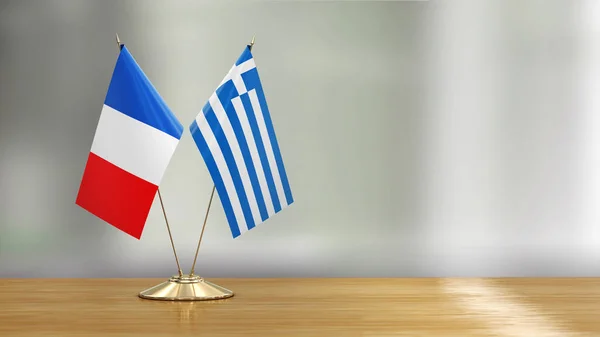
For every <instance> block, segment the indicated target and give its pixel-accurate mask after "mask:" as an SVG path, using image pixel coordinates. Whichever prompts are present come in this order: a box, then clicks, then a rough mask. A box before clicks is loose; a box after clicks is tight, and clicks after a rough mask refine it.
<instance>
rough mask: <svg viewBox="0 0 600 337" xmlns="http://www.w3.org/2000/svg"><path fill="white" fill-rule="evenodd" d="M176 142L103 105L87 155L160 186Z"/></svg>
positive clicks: (175, 139) (172, 138)
mask: <svg viewBox="0 0 600 337" xmlns="http://www.w3.org/2000/svg"><path fill="white" fill-rule="evenodd" d="M178 143H179V139H177V138H175V137H173V136H171V135H169V134H167V133H165V132H162V131H160V130H158V129H156V128H154V127H152V126H150V125H148V124H145V123H142V122H140V121H138V120H136V119H134V118H131V117H129V116H127V115H125V114H124V113H121V112H119V111H117V110H115V109H113V108H111V107H110V106H108V105H104V106H103V107H102V111H101V113H100V120H99V121H98V126H97V127H96V134H95V135H94V140H93V142H92V148H91V152H92V153H94V154H95V155H97V156H99V157H101V158H103V159H104V160H106V161H108V162H110V163H112V164H113V165H116V166H118V167H120V168H121V169H123V170H125V171H127V172H129V173H131V174H133V175H134V176H137V177H139V178H142V179H144V180H146V181H148V182H150V183H152V184H154V185H160V181H161V180H162V177H163V175H164V173H165V171H166V169H167V166H168V165H169V161H170V160H171V157H172V156H173V153H174V152H175V148H176V147H177V144H178Z"/></svg>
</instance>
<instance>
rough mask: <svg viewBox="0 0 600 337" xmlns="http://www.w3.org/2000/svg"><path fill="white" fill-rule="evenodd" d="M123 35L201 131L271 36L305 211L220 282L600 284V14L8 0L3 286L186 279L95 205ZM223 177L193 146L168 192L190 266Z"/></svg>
mask: <svg viewBox="0 0 600 337" xmlns="http://www.w3.org/2000/svg"><path fill="white" fill-rule="evenodd" d="M116 32H118V33H119V35H120V37H121V39H122V40H123V42H125V43H126V44H127V46H128V48H129V49H130V51H131V52H132V53H133V55H134V57H135V58H136V59H137V61H138V63H139V64H140V65H141V66H142V68H143V69H144V70H145V72H146V74H147V75H148V77H149V78H150V80H151V81H153V83H154V85H155V86H156V87H157V89H158V90H159V92H160V93H161V95H162V96H163V97H164V98H165V100H166V102H167V103H168V104H169V105H170V107H171V108H172V109H173V111H174V112H175V113H176V114H177V116H178V117H179V118H180V120H181V121H182V123H183V124H184V125H185V126H186V130H187V125H189V123H190V122H191V121H192V120H193V118H194V116H195V115H196V114H197V113H198V112H199V111H200V109H201V107H202V106H203V105H204V103H205V102H206V100H207V99H208V97H209V95H210V94H211V93H212V92H213V90H214V89H215V87H216V85H217V84H218V83H219V82H220V81H221V79H222V78H223V76H224V75H225V73H226V72H227V71H228V70H229V68H230V66H231V65H232V64H233V62H234V61H235V60H236V58H237V57H238V56H239V54H240V53H241V51H242V49H243V48H244V45H245V44H247V43H248V42H249V41H250V39H251V38H252V36H253V35H254V34H256V45H255V48H254V50H253V52H254V55H255V59H256V62H257V64H258V69H259V72H260V74H261V77H262V81H263V86H264V88H265V90H266V95H267V100H268V102H269V105H270V109H271V113H272V117H273V120H274V124H275V128H276V131H277V134H278V139H279V142H280V145H281V148H282V152H283V156H284V161H285V163H286V167H287V170H288V175H289V179H290V182H291V185H292V191H293V193H294V196H295V200H296V201H295V203H294V204H293V206H292V207H291V208H289V209H287V210H285V211H284V212H282V213H280V214H278V215H277V216H276V217H274V218H272V219H270V220H269V221H268V222H267V223H265V224H263V225H261V226H260V227H259V228H257V229H254V230H252V231H250V232H248V233H246V234H244V235H242V236H241V237H240V238H238V239H235V240H233V239H232V238H231V234H230V232H229V229H228V227H227V224H226V221H225V216H224V214H223V211H222V208H221V206H220V203H219V202H218V200H215V201H216V202H215V204H214V205H215V207H214V208H213V211H212V213H211V215H210V218H209V224H208V226H207V229H206V233H205V241H204V243H203V247H202V249H201V253H200V257H199V262H198V266H197V271H198V272H199V273H200V274H202V275H204V276H209V277H215V276H250V277H254V276H261V277H271V276H307V277H309V276H598V275H599V272H600V212H599V209H600V208H599V206H600V150H599V145H600V96H599V95H600V53H599V52H600V49H599V48H600V2H598V1H596V0H589V1H495V2H491V1H443V2H442V1H439V2H438V1H396V2H392V1H388V2H375V1H364V2H355V1H336V2H334V1H329V2H302V1H278V2H274V1H272V2H267V1H237V2H234V1H223V0H220V1H210V2H209V1H192V0H188V1H181V0H180V1H166V0H165V1H158V0H153V1H141V0H139V1H91V0H89V1H83V0H80V1H76V0H72V1H69V0H62V1H59V0H48V1H41V0H39V1H30V0H27V1H26V0H22V1H17V0H15V1H0V277H146V276H153V277H167V276H169V275H171V274H174V273H175V272H176V268H175V263H174V259H173V255H172V251H171V247H170V244H169V240H168V235H167V231H166V228H165V224H164V222H163V218H162V213H161V211H160V205H159V203H158V198H157V199H156V200H155V204H154V206H153V208H152V210H151V213H150V216H149V218H148V222H147V224H146V229H145V231H144V234H143V236H142V239H141V240H140V241H137V240H135V239H133V238H131V237H129V236H128V235H126V234H124V233H122V232H120V231H118V230H117V229H115V228H113V227H112V226H110V225H108V224H106V223H104V222H102V221H101V220H99V219H97V218H95V217H94V216H92V215H91V214H89V213H87V212H86V211H85V210H83V209H81V208H79V207H78V206H77V205H75V198H76V195H77V190H78V187H79V183H80V180H81V176H82V173H83V169H84V166H85V161H86V158H87V155H88V152H89V150H90V147H91V144H92V139H93V133H94V131H95V128H96V124H97V122H98V118H99V114H100V109H101V107H102V103H103V101H104V96H105V94H106V89H107V87H108V83H109V80H110V76H111V73H112V70H113V66H114V63H115V60H116V56H117V47H116V44H115V40H114V34H115V33H116ZM211 187H212V182H211V180H210V178H209V175H208V171H207V170H206V168H205V166H204V163H203V161H202V159H201V156H200V155H199V153H198V150H197V149H196V148H195V145H194V143H193V140H192V139H191V137H190V135H189V133H187V132H186V133H185V135H184V137H183V139H182V142H181V143H180V145H179V147H178V149H177V151H176V153H175V155H174V157H173V160H172V163H171V165H170V166H169V169H168V170H167V173H166V176H165V178H164V180H163V183H162V185H161V191H162V194H163V198H164V201H165V207H166V210H167V214H168V216H169V220H170V222H171V226H172V231H173V236H174V240H175V243H176V247H177V250H178V253H179V255H180V259H181V262H182V265H183V266H184V267H185V268H184V269H186V271H187V269H188V268H189V267H190V264H191V261H192V259H193V254H194V250H195V246H196V242H197V237H198V235H199V233H200V227H201V223H202V219H203V216H204V210H205V207H206V204H207V202H208V198H209V194H210V190H211Z"/></svg>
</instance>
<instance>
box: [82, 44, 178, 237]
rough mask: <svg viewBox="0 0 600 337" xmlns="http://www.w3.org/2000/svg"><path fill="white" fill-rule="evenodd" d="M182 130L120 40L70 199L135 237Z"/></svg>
mask: <svg viewBox="0 0 600 337" xmlns="http://www.w3.org/2000/svg"><path fill="white" fill-rule="evenodd" d="M182 134H183V126H182V125H181V123H180V122H179V120H177V118H176V117H175V115H174V114H173V113H172V112H171V110H170V109H169V108H168V107H167V105H166V103H165V102H164V101H163V99H162V98H161V96H160V95H159V94H158V92H157V91H156V89H155V88H154V86H153V85H152V83H151V82H150V81H149V80H148V78H147V77H146V75H145V74H144V72H143V71H142V69H141V68H140V67H139V65H138V64H137V62H136V61H135V59H134V58H133V56H132V55H131V54H130V52H129V51H128V50H127V48H126V47H125V46H124V45H121V50H120V52H119V57H118V59H117V63H116V65H115V68H114V71H113V75H112V79H111V81H110V85H109V87H108V92H107V94H106V99H105V100H104V106H103V108H102V111H101V113H100V120H99V122H98V126H97V128H96V133H95V135H94V140H93V142H92V148H91V150H90V153H89V156H88V159H87V163H86V165H85V170H84V172H83V178H82V180H81V185H80V187H79V193H78V195H77V201H76V204H77V205H79V206H81V207H82V208H84V209H85V210H87V211H89V212H90V213H92V214H94V215H95V216H97V217H99V218H100V219H102V220H104V221H106V222H108V223H109V224H111V225H113V226H114V227H116V228H118V229H120V230H122V231H123V232H125V233H127V234H129V235H131V236H133V237H135V238H136V239H138V240H139V239H140V237H141V236H142V231H143V229H144V225H145V223H146V219H147V217H148V213H149V212H150V208H151V206H152V203H153V201H154V197H155V195H156V192H157V190H158V186H159V185H160V182H161V180H162V177H163V175H164V173H165V171H166V169H167V166H168V165H169V161H170V160H171V157H172V156H173V153H174V152H175V149H176V147H177V145H178V144H179V141H180V139H181V136H182Z"/></svg>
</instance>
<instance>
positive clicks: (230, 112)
mask: <svg viewBox="0 0 600 337" xmlns="http://www.w3.org/2000/svg"><path fill="white" fill-rule="evenodd" d="M221 88H222V90H218V91H217V92H218V94H217V96H218V97H219V100H220V101H221V102H225V103H224V104H223V108H224V109H225V112H226V113H227V117H229V121H230V122H231V126H232V127H233V132H234V133H235V138H236V139H237V142H238V145H239V146H240V151H241V152H242V157H243V158H244V163H245V164H246V168H247V169H248V176H249V177H250V183H251V184H252V189H253V192H254V196H255V197H256V203H257V205H258V210H259V211H260V217H261V219H262V220H263V221H265V220H266V219H267V218H268V217H269V215H268V213H267V206H266V205H265V200H264V198H263V195H262V191H261V189H260V183H259V182H258V175H257V174H256V168H255V167H254V162H253V161H252V156H251V155H250V148H249V147H248V142H246V137H245V135H244V130H243V129H242V124H241V123H240V120H239V118H238V115H237V111H235V108H234V106H233V103H232V101H231V100H232V99H233V98H235V97H237V96H238V93H237V90H236V88H235V85H233V82H231V81H227V82H226V83H223V85H222V86H221ZM247 192H250V191H247Z"/></svg>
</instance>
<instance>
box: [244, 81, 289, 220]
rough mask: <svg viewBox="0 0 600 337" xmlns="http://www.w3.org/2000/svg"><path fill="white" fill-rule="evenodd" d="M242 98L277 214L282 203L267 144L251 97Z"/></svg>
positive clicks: (246, 95) (245, 95)
mask: <svg viewBox="0 0 600 337" xmlns="http://www.w3.org/2000/svg"><path fill="white" fill-rule="evenodd" d="M240 98H241V100H242V104H244V109H245V110H246V114H247V115H248V122H249V123H250V128H251V129H252V135H253V136H254V141H255V142H256V147H257V148H258V156H259V158H260V162H261V164H262V167H263V171H264V173H265V179H266V180H267V186H268V187H269V194H271V202H272V203H273V208H274V209H275V213H277V212H279V211H281V203H280V202H279V197H278V196H277V188H276V187H275V181H274V180H273V173H272V172H271V168H270V166H269V160H268V159H267V153H266V152H265V144H264V143H263V141H262V138H261V136H260V130H259V129H258V122H257V121H256V116H255V115H254V110H253V109H252V103H250V97H249V96H248V94H247V93H246V94H243V95H241V96H240Z"/></svg>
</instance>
